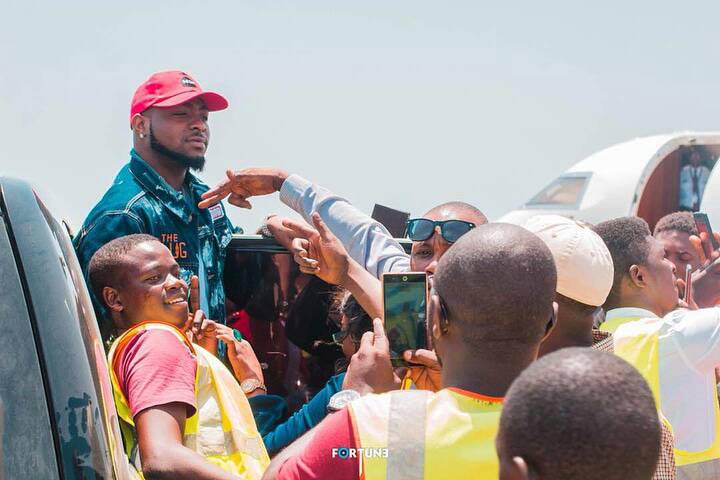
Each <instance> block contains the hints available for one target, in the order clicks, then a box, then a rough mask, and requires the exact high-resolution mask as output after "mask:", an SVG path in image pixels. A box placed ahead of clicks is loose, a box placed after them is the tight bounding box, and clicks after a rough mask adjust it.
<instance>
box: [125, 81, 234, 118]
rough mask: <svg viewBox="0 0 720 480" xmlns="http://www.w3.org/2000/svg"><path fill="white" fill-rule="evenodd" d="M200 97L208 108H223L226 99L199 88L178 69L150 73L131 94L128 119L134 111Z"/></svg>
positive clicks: (213, 109) (180, 102)
mask: <svg viewBox="0 0 720 480" xmlns="http://www.w3.org/2000/svg"><path fill="white" fill-rule="evenodd" d="M198 97H201V98H202V99H203V100H204V101H205V105H207V107H208V110H209V111H211V112H215V111H218V110H224V109H226V108H227V106H228V101H227V100H226V99H225V97H223V96H222V95H220V94H218V93H215V92H208V91H205V90H203V89H202V88H200V84H199V83H197V81H195V79H194V78H193V77H191V76H190V75H188V74H187V73H185V72H181V71H180V70H171V71H167V72H157V73H153V74H152V75H150V77H149V78H148V79H147V80H145V81H144V82H143V83H142V85H140V86H139V87H138V88H137V90H135V95H133V98H132V103H131V104H130V121H131V122H132V118H133V116H134V115H135V114H136V113H142V112H144V111H145V110H147V109H148V108H150V107H160V108H162V107H174V106H175V105H181V104H183V103H185V102H189V101H190V100H193V99H195V98H198Z"/></svg>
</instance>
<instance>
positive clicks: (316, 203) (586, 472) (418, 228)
mask: <svg viewBox="0 0 720 480" xmlns="http://www.w3.org/2000/svg"><path fill="white" fill-rule="evenodd" d="M227 106H228V102H227V101H226V100H225V98H224V97H222V96H221V95H219V94H217V93H214V92H210V91H206V90H203V89H202V88H201V87H200V85H199V84H198V82H197V81H196V80H195V79H194V78H193V77H191V76H190V75H188V74H187V73H185V72H181V71H168V72H159V73H156V74H154V75H152V76H151V77H150V78H149V79H148V80H146V81H145V82H144V83H143V84H142V85H140V87H138V89H137V90H136V92H135V95H134V96H133V99H132V103H131V109H130V119H129V120H130V127H131V129H132V134H133V148H132V150H131V152H130V161H129V163H128V164H127V165H126V166H125V167H123V169H122V170H121V171H120V172H119V173H118V175H117V177H116V178H115V181H114V182H113V184H112V186H111V187H110V189H109V190H108V191H107V192H106V194H105V195H104V196H103V198H102V199H101V200H100V201H99V202H98V204H97V205H96V206H95V207H94V208H93V210H92V211H91V212H90V214H89V215H88V217H87V219H86V220H85V222H84V224H83V226H82V229H81V230H80V231H79V232H78V234H77V235H76V237H75V238H74V246H75V248H76V251H77V255H78V258H79V259H80V263H81V265H82V266H83V270H84V272H85V274H86V277H87V280H88V285H89V286H90V287H91V288H90V290H91V295H92V298H93V302H94V304H95V307H96V311H97V316H98V321H99V324H100V329H101V332H102V334H103V336H104V340H105V341H106V343H107V345H108V364H109V366H110V373H111V380H112V386H113V393H114V398H115V403H116V407H117V411H118V416H119V417H120V422H121V430H122V433H123V440H124V443H125V445H124V446H125V452H126V454H127V456H128V462H129V467H131V468H132V469H133V471H135V472H136V473H137V474H138V475H139V476H141V477H144V478H148V479H150V478H172V479H181V478H192V479H206V478H207V479H223V478H227V479H231V478H245V479H258V480H259V479H261V478H263V479H361V478H363V479H368V480H369V479H385V478H388V479H422V478H426V479H445V478H477V479H495V478H500V479H503V480H516V479H578V480H579V479H590V480H592V479H598V480H599V479H603V480H613V479H617V480H620V479H630V480H634V479H637V480H640V479H651V478H654V479H675V478H679V479H716V478H720V408H719V407H718V390H717V385H718V377H717V375H716V368H718V367H720V310H718V309H717V308H715V305H716V304H718V303H719V302H720V260H719V259H720V252H719V251H717V250H714V249H713V246H712V239H711V238H709V237H708V236H707V234H706V233H698V231H697V230H696V228H695V224H694V222H693V217H692V214H690V213H689V212H684V211H681V212H676V213H672V214H669V215H667V216H665V217H663V218H662V219H661V220H660V221H659V222H658V223H657V225H655V228H654V232H651V231H650V228H649V226H648V224H647V223H646V222H645V221H644V220H642V219H640V218H637V217H622V218H616V219H608V220H607V221H604V222H601V223H599V224H597V225H594V226H593V225H589V224H585V223H583V222H579V221H575V220H571V219H568V218H565V217H560V216H555V215H539V216H536V217H533V218H531V219H530V220H529V221H528V222H527V223H526V224H525V225H523V226H516V225H510V224H504V223H493V222H488V219H487V218H486V217H485V215H484V214H483V213H482V211H481V210H480V209H478V208H477V207H475V206H472V205H469V204H467V203H463V202H456V201H448V202H444V203H442V204H440V205H438V206H436V207H434V208H431V209H430V210H429V211H427V212H426V213H424V214H423V215H422V216H421V217H418V218H415V219H411V220H410V221H409V222H408V237H409V239H410V240H411V241H412V248H411V251H410V253H409V254H408V253H406V251H405V249H404V248H403V246H402V245H400V244H399V243H398V242H397V241H396V240H395V239H394V238H393V237H392V236H391V235H390V234H389V233H388V231H387V229H386V228H385V227H384V226H383V225H382V224H380V223H378V222H377V221H375V220H373V219H372V218H371V217H369V216H368V215H366V214H365V213H363V212H362V211H360V210H359V209H357V208H356V207H354V206H353V205H352V204H351V203H349V202H348V201H346V200H345V199H344V198H343V197H341V196H338V195H336V194H334V193H332V192H330V191H329V190H327V189H325V188H323V187H320V186H318V185H317V184H314V183H313V182H311V181H309V180H306V179H305V178H303V177H301V176H299V175H297V174H288V173H287V172H284V171H282V170H280V169H272V168H246V169H242V170H237V171H236V170H233V169H229V170H228V171H227V178H226V179H225V180H223V181H222V182H220V183H219V184H218V185H216V186H215V187H212V188H210V187H209V186H207V185H205V184H204V183H203V182H201V181H200V180H199V179H198V178H197V177H196V176H195V175H193V173H191V170H192V171H199V170H202V168H203V165H204V163H205V152H206V149H207V146H208V140H209V127H208V116H209V112H213V111H217V110H222V109H224V108H226V107H227ZM690 160H691V161H693V162H695V163H697V160H698V159H697V158H694V159H693V158H691V159H690ZM693 165H694V163H693ZM696 183H697V182H696ZM278 192H279V199H280V201H281V202H282V203H284V204H285V205H287V206H288V207H290V208H291V209H293V210H294V211H296V212H297V213H299V214H300V216H301V217H302V218H303V220H292V219H288V218H281V217H280V216H277V215H270V216H268V217H267V218H266V220H265V222H264V224H263V225H262V228H261V230H262V231H263V232H264V233H265V234H266V235H271V236H272V237H274V238H275V240H276V241H277V242H278V243H279V244H281V245H282V246H284V247H285V248H286V249H287V250H288V251H289V252H290V253H291V254H292V257H293V260H294V262H295V263H296V264H297V268H298V269H299V271H300V272H302V273H304V274H306V275H311V276H315V277H317V278H319V279H321V280H322V281H324V282H326V283H328V284H331V285H336V286H337V292H336V294H335V298H334V301H333V305H334V306H333V311H334V312H335V313H336V316H337V323H338V327H339V331H338V332H336V333H335V335H334V339H335V341H336V342H337V343H338V344H339V345H341V346H342V354H343V355H344V356H345V361H344V362H343V368H342V369H341V371H338V373H337V374H336V375H333V376H331V377H329V378H328V379H327V382H326V383H325V385H324V386H323V387H322V388H321V389H320V390H319V392H318V393H317V394H316V395H315V396H314V397H313V398H312V399H310V400H309V401H308V402H307V403H305V404H304V405H302V406H300V407H299V408H298V409H297V411H295V412H294V413H293V414H291V415H288V414H287V409H286V408H285V406H286V405H285V400H286V399H284V398H282V396H278V395H275V394H273V392H269V391H268V387H267V386H266V385H265V375H266V373H267V371H268V368H269V367H268V366H267V365H265V366H263V365H261V362H260V361H259V360H258V358H257V356H256V354H255V352H254V350H253V345H252V343H251V342H249V341H248V339H247V338H243V335H242V333H241V332H240V331H238V330H237V329H235V328H232V327H231V326H229V325H228V321H227V318H228V317H229V315H228V314H226V292H225V290H224V286H223V273H224V269H225V251H226V247H227V245H228V243H229V242H230V239H231V236H232V233H233V228H234V227H233V225H232V224H231V222H230V220H229V219H228V217H227V215H226V211H225V207H224V206H223V204H222V203H221V201H222V200H224V199H227V202H228V203H229V204H231V205H233V206H235V207H240V208H250V207H251V204H250V201H249V199H251V198H252V197H255V196H260V195H271V194H274V193H278ZM430 193H432V192H430ZM696 193H697V189H696ZM693 202H694V205H689V204H688V205H682V206H683V207H689V209H692V207H694V206H696V205H697V199H696V200H694V201H693ZM688 268H689V269H690V270H691V271H692V277H691V278H692V285H693V288H692V292H693V295H692V297H690V296H688V298H683V295H684V292H685V291H686V289H685V279H684V277H683V275H682V274H684V272H686V270H687V269H688ZM398 272H425V273H426V274H427V276H428V284H429V289H428V293H427V301H426V317H425V318H426V322H427V326H426V328H427V337H428V344H427V345H423V346H422V347H425V348H418V349H414V350H408V351H405V352H403V358H404V359H405V361H406V362H407V365H408V366H407V367H405V368H397V367H396V366H393V364H392V362H391V358H390V348H389V341H388V336H387V334H386V331H385V325H384V323H383V294H382V282H381V281H382V277H383V275H384V274H389V273H398ZM678 277H680V278H678ZM688 291H689V290H688Z"/></svg>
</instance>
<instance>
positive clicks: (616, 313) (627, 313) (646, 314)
mask: <svg viewBox="0 0 720 480" xmlns="http://www.w3.org/2000/svg"><path fill="white" fill-rule="evenodd" d="M619 317H622V318H628V317H637V318H658V316H657V315H655V314H654V313H653V312H651V311H650V310H645V309H644V308H639V307H622V308H613V309H612V310H609V311H608V312H607V313H605V321H608V320H612V319H613V318H619Z"/></svg>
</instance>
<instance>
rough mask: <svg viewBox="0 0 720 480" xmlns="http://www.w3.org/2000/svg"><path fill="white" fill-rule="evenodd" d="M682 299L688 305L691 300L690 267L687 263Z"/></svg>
mask: <svg viewBox="0 0 720 480" xmlns="http://www.w3.org/2000/svg"><path fill="white" fill-rule="evenodd" d="M683 300H685V303H687V304H688V306H689V305H690V302H691V301H692V267H691V266H690V264H689V263H688V264H687V265H685V293H684V294H683Z"/></svg>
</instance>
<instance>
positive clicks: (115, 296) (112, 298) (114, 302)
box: [102, 287, 125, 313]
mask: <svg viewBox="0 0 720 480" xmlns="http://www.w3.org/2000/svg"><path fill="white" fill-rule="evenodd" d="M102 297H103V298H102V301H103V303H104V304H105V306H106V307H107V308H108V309H110V310H111V311H113V312H117V313H120V312H122V311H123V310H124V309H125V307H124V306H123V303H122V299H121V298H120V294H119V293H118V291H117V290H115V289H114V288H112V287H104V288H103V291H102Z"/></svg>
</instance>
